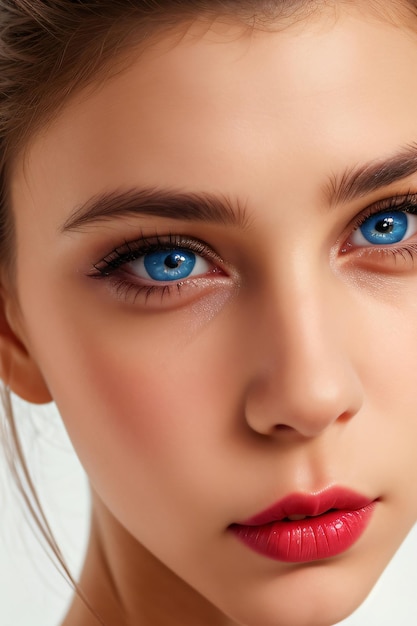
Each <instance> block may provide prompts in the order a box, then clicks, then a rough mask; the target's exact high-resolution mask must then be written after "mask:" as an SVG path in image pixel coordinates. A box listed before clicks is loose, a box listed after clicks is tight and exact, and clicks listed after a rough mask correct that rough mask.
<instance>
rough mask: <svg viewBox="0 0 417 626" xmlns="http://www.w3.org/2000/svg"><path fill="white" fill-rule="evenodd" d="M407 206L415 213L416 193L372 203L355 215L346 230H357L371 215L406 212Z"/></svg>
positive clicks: (397, 195)
mask: <svg viewBox="0 0 417 626" xmlns="http://www.w3.org/2000/svg"><path fill="white" fill-rule="evenodd" d="M407 206H409V207H415V210H416V212H417V193H415V192H411V191H408V192H407V193H405V194H396V195H393V196H390V197H388V198H383V199H382V200H377V201H375V202H373V203H372V204H370V205H369V206H367V207H365V208H364V209H362V211H360V212H359V213H358V214H356V215H355V217H354V218H353V219H352V220H351V222H350V224H349V225H348V228H349V229H350V230H351V231H353V230H355V229H357V228H359V227H360V226H361V225H362V224H363V222H364V221H365V220H367V219H368V218H369V217H371V216H372V215H375V214H377V213H383V212H384V211H399V212H401V211H406V208H407ZM410 212H411V211H410Z"/></svg>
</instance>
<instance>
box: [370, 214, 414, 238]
mask: <svg viewBox="0 0 417 626" xmlns="http://www.w3.org/2000/svg"><path fill="white" fill-rule="evenodd" d="M407 229H408V215H407V213H401V212H397V213H392V212H391V213H388V212H387V213H377V214H375V215H371V217H368V218H367V219H366V220H365V221H364V223H363V224H362V225H361V227H360V228H359V230H360V232H361V234H362V235H363V237H364V238H365V239H366V241H368V242H369V243H374V244H377V245H381V244H382V245H383V244H395V243H398V242H400V241H401V240H402V239H403V238H404V236H405V234H406V232H407Z"/></svg>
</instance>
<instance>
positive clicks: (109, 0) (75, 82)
mask: <svg viewBox="0 0 417 626" xmlns="http://www.w3.org/2000/svg"><path fill="white" fill-rule="evenodd" d="M345 2H349V0H345ZM322 4H328V2H327V3H326V1H325V0H323V1H322V2H320V0H275V1H274V0H207V1H206V0H168V1H165V2H163V1H159V0H0V269H1V271H2V272H3V276H4V275H9V276H10V275H11V274H12V268H13V260H14V258H13V251H14V245H13V243H14V236H13V213H12V207H10V206H9V199H8V194H7V177H8V171H9V169H10V164H11V163H12V161H13V159H14V158H15V157H16V155H17V154H18V153H19V152H20V151H21V150H22V148H23V147H24V146H25V145H26V144H27V142H28V140H29V138H31V137H32V136H33V134H34V133H36V132H37V131H38V130H39V129H40V128H42V126H43V125H45V124H46V123H48V121H49V120H51V119H52V118H53V116H55V115H56V114H57V113H58V112H59V111H60V109H61V108H62V106H64V105H65V104H66V102H67V101H68V99H69V98H70V97H71V96H72V95H73V94H75V93H76V92H77V91H79V90H81V89H82V88H85V87H87V86H88V85H92V84H96V83H97V81H99V80H100V79H102V78H104V77H106V76H108V75H109V73H112V72H117V71H120V70H121V69H123V67H124V63H125V61H126V58H127V53H128V51H129V50H130V49H131V48H132V46H140V45H141V44H144V43H146V42H148V41H149V40H151V39H152V38H153V37H160V36H161V34H163V33H167V32H176V31H178V29H179V28H180V26H181V25H185V26H187V24H189V23H190V22H192V21H193V20H195V19H196V17H197V16H198V17H204V18H206V19H207V20H208V21H209V22H210V20H214V19H216V18H217V17H219V15H223V16H225V17H228V16H229V17H232V16H233V17H234V18H235V19H236V18H239V19H240V20H241V21H242V23H243V24H246V25H248V26H249V27H256V26H258V25H260V26H262V25H265V24H266V25H267V24H268V22H271V21H272V20H273V21H276V20H278V19H279V18H282V19H285V20H286V21H287V20H288V19H289V18H291V19H296V17H297V16H299V15H301V13H300V12H301V11H302V16H303V17H304V16H305V15H306V12H307V13H312V12H314V11H315V10H317V9H318V8H319V6H321V5H322ZM374 5H375V6H376V2H374ZM382 5H383V3H382ZM390 5H391V7H394V6H397V7H398V6H401V3H394V2H392V3H390ZM379 6H380V8H381V5H379ZM402 6H405V5H404V4H403V5H402ZM407 6H408V7H409V8H412V9H414V8H415V3H407ZM384 8H385V9H386V6H385V7H384ZM381 10H382V9H381ZM2 396H3V397H2V400H3V405H4V409H5V420H4V424H3V434H4V445H5V448H6V452H7V457H8V459H9V464H10V466H11V468H12V472H13V475H14V477H15V479H16V483H17V485H18V488H19V492H20V493H21V495H22V497H23V499H24V501H25V502H26V505H27V506H28V507H29V510H30V513H31V515H32V516H33V519H34V521H35V523H36V524H37V526H38V528H39V529H40V531H41V533H42V536H43V537H44V539H45V541H46V543H47V545H48V546H49V548H50V551H51V553H52V555H53V556H54V557H55V558H56V559H57V560H58V562H59V564H60V566H61V567H62V568H63V569H64V571H65V573H66V575H67V577H68V579H69V580H70V581H71V583H72V585H73V586H74V589H75V590H76V591H77V593H79V594H80V595H81V597H83V594H82V591H81V590H80V589H79V588H78V586H77V584H76V582H75V581H74V579H73V578H72V576H71V573H70V572H69V570H68V568H67V567H66V565H65V561H64V559H63V557H62V555H61V552H60V551H59V547H58V545H57V543H56V541H55V539H54V536H53V533H52V531H51V529H50V527H49V525H48V522H47V520H46V518H45V515H44V513H43V510H42V507H41V505H40V502H39V500H38V498H37V495H36V490H35V488H34V485H33V483H32V480H31V477H30V474H29V472H28V469H27V466H26V464H25V460H24V455H23V452H22V447H21V443H20V440H19V435H18V431H17V428H16V423H15V420H14V417H13V411H12V403H11V396H10V390H9V389H8V388H7V387H5V388H4V389H3V393H2ZM86 602H87V601H86ZM87 604H88V602H87ZM93 613H94V612H93ZM96 617H97V620H98V622H99V623H101V624H103V623H104V622H103V621H102V619H101V618H100V617H99V616H97V615H96Z"/></svg>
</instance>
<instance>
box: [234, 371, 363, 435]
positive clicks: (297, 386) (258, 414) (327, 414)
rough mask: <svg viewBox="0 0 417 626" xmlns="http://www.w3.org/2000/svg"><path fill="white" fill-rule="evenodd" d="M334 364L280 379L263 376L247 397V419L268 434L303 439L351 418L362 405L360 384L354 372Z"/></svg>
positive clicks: (298, 372)
mask: <svg viewBox="0 0 417 626" xmlns="http://www.w3.org/2000/svg"><path fill="white" fill-rule="evenodd" d="M347 369H348V368H342V367H339V368H337V367H335V366H334V364H333V365H332V367H331V370H332V371H331V374H330V373H329V372H325V371H323V370H321V371H320V368H317V366H316V367H315V368H312V369H311V370H310V372H309V373H307V372H306V371H304V373H303V372H301V371H300V369H298V370H297V372H296V374H295V375H294V374H292V375H291V374H290V373H289V372H287V374H286V375H281V376H280V377H279V380H278V381H277V380H276V379H275V380H274V379H273V378H271V377H269V378H263V380H262V381H261V380H258V381H257V383H256V384H254V385H253V386H252V388H251V389H250V391H249V393H248V395H247V398H246V407H245V408H246V421H247V424H248V426H249V427H250V428H251V429H252V430H253V431H255V432H257V433H259V434H262V435H265V436H279V437H288V436H292V437H294V436H295V435H298V436H301V437H303V438H313V437H317V436H319V435H320V434H321V433H322V432H323V431H324V430H326V429H327V428H328V427H329V426H331V425H332V424H334V423H335V422H336V421H339V422H345V421H347V420H349V419H350V418H352V417H353V416H354V415H355V414H356V413H357V412H358V411H359V409H360V406H361V404H362V393H361V386H360V384H359V381H358V380H357V378H356V376H355V373H354V372H353V371H347Z"/></svg>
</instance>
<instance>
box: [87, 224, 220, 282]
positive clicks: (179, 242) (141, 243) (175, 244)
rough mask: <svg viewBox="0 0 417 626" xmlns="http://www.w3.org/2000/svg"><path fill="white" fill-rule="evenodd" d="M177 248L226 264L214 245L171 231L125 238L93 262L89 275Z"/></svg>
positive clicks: (103, 272)
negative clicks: (151, 254)
mask: <svg viewBox="0 0 417 626" xmlns="http://www.w3.org/2000/svg"><path fill="white" fill-rule="evenodd" d="M176 248H183V249H190V250H191V251H193V252H195V253H196V254H199V255H201V256H204V257H205V258H207V259H209V260H211V261H213V262H217V263H219V264H224V261H223V259H222V258H221V257H220V255H219V254H218V253H217V252H216V251H215V250H214V249H213V247H212V246H210V245H209V244H207V243H206V242H204V241H202V240H201V239H198V238H196V237H189V236H185V235H173V234H171V233H170V234H167V235H157V234H155V235H154V236H146V237H139V238H138V239H134V240H130V241H127V240H124V242H123V243H122V244H121V245H119V246H116V247H114V248H113V249H112V251H111V252H109V253H108V254H106V255H105V256H104V257H102V258H101V259H100V260H99V261H97V262H96V263H93V269H92V270H91V272H89V275H93V276H94V275H97V272H99V274H100V275H102V276H103V275H104V276H105V275H110V274H111V273H113V272H114V271H116V269H117V268H118V267H122V266H123V265H126V264H127V263H130V262H134V261H135V260H137V259H139V258H141V257H142V256H144V255H145V254H147V253H148V252H152V251H156V250H163V249H166V250H169V249H176ZM109 268H110V269H109ZM106 269H107V270H108V271H106Z"/></svg>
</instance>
